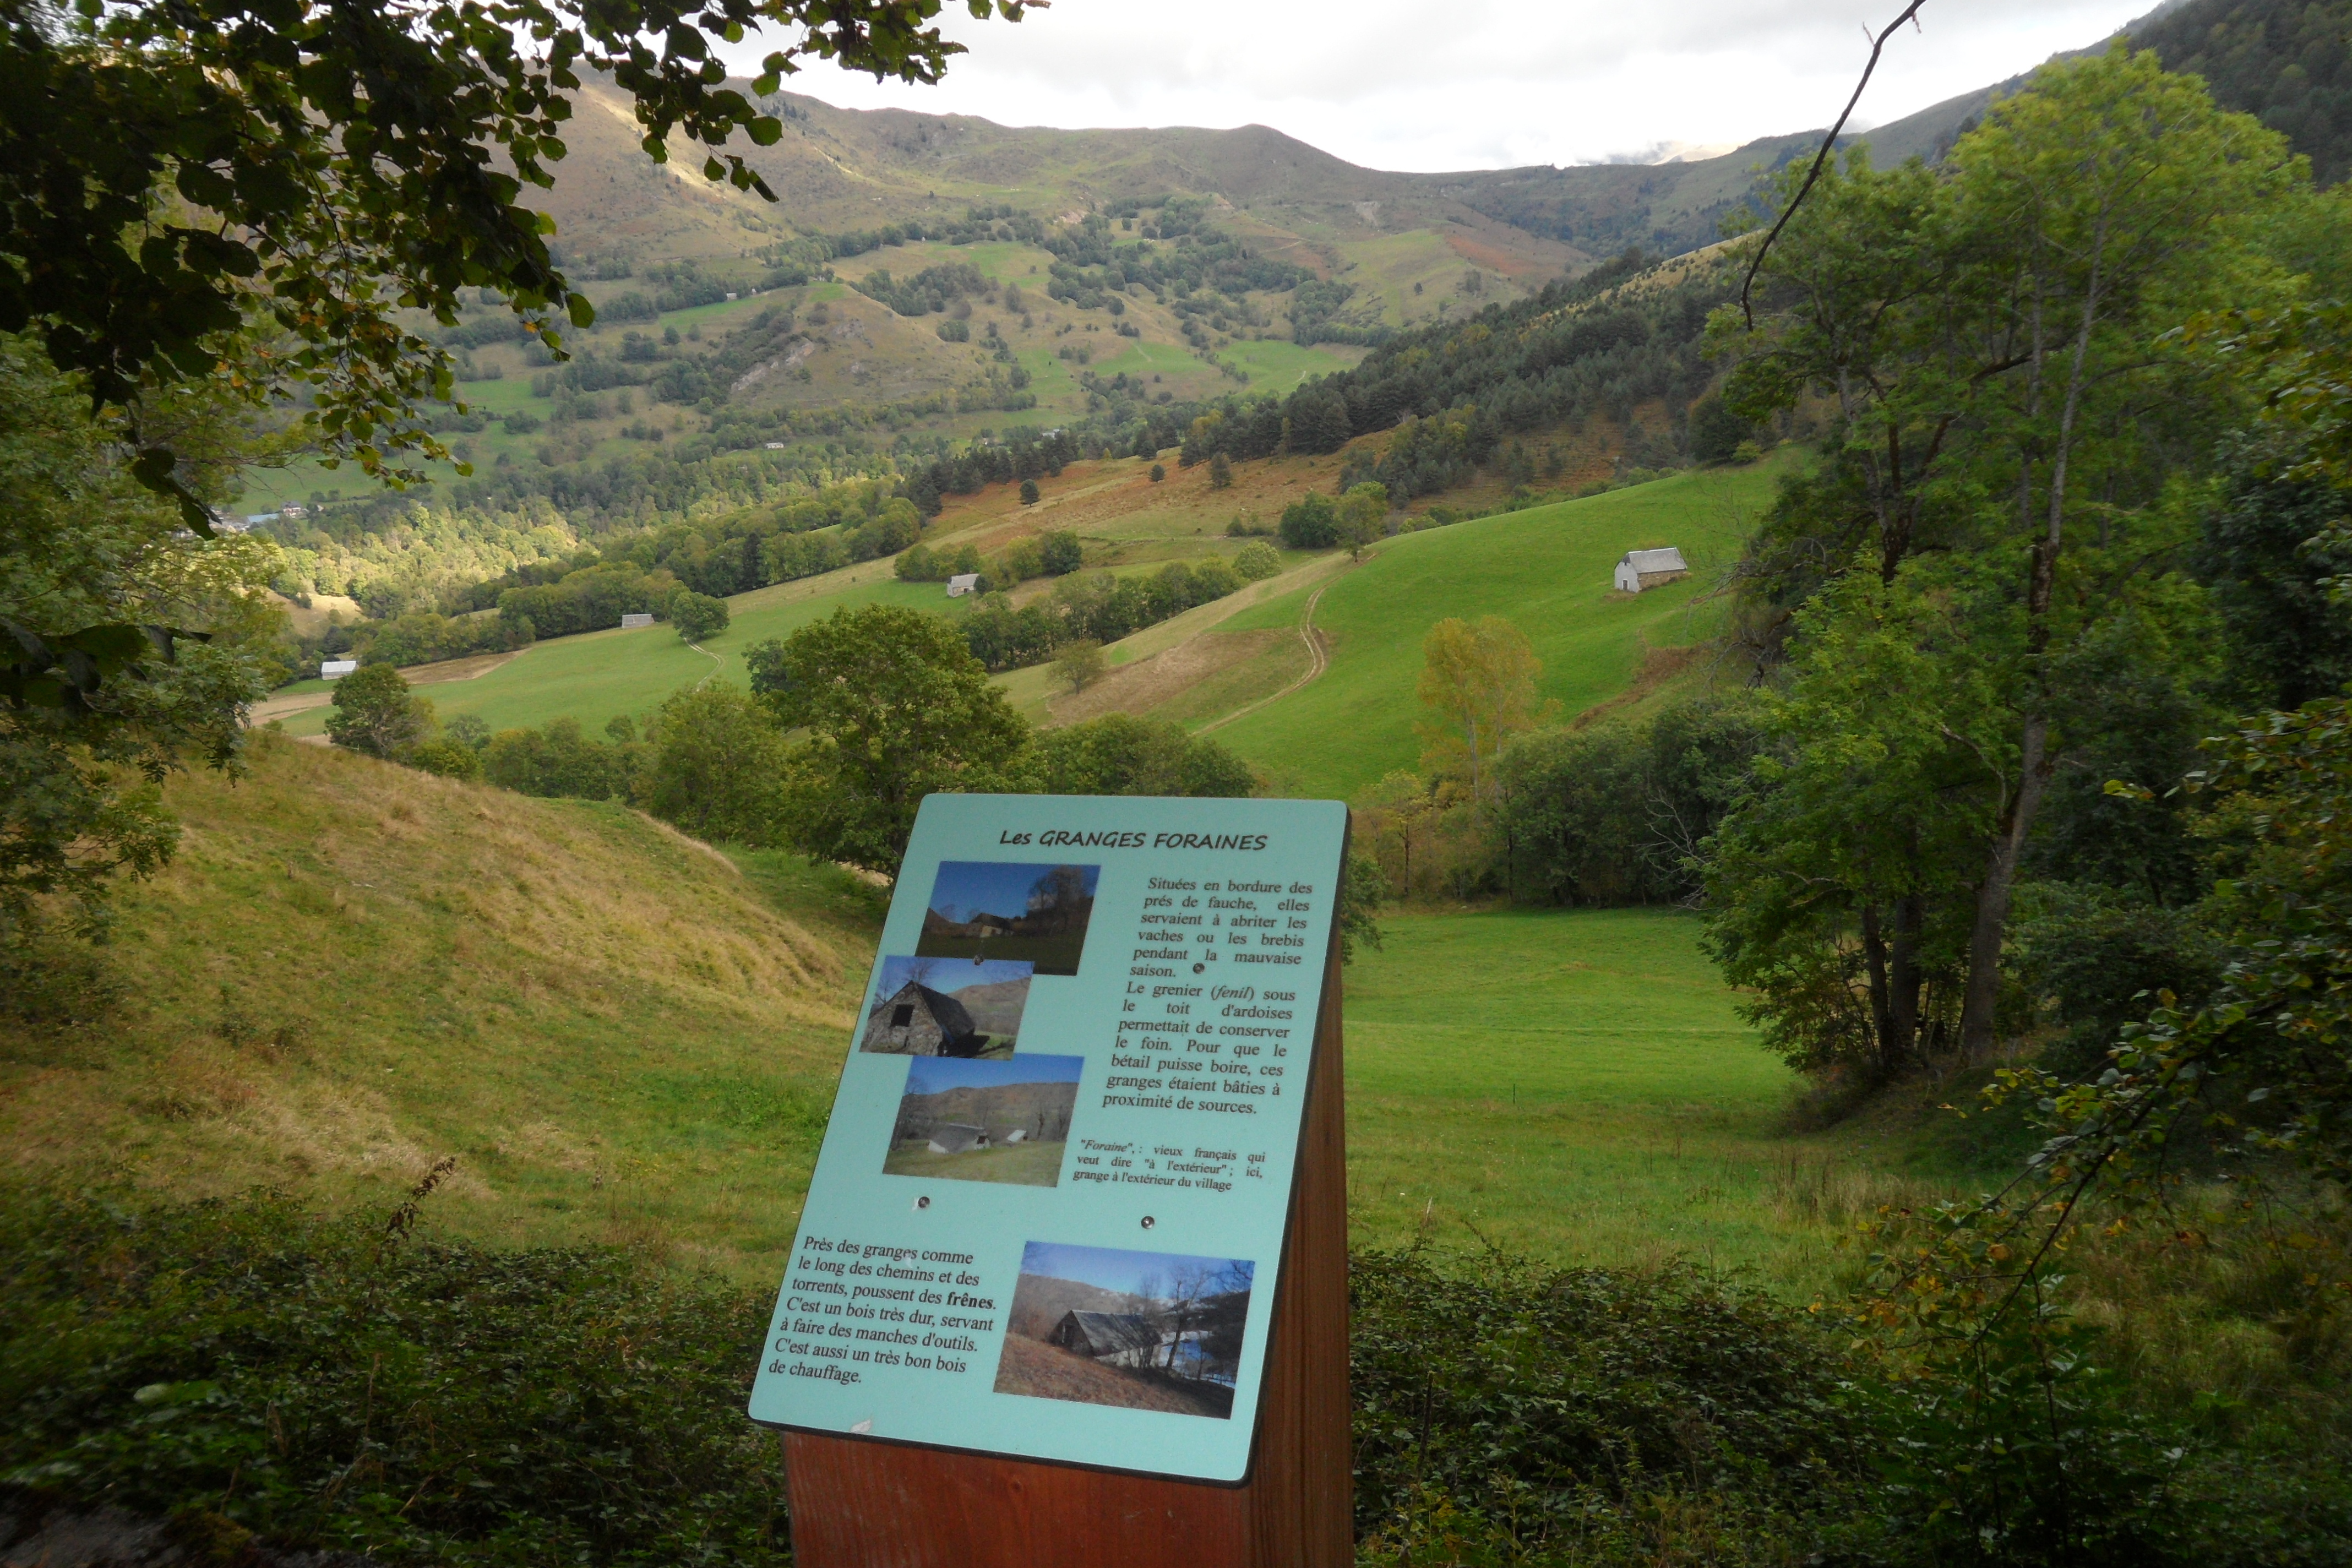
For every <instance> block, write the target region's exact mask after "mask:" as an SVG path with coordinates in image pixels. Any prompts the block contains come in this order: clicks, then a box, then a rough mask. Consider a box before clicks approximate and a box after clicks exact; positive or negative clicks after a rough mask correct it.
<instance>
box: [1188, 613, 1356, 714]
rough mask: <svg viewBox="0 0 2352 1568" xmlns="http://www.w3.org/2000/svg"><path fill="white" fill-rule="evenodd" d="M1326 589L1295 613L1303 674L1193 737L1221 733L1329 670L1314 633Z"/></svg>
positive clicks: (1321, 639) (1315, 632)
mask: <svg viewBox="0 0 2352 1568" xmlns="http://www.w3.org/2000/svg"><path fill="white" fill-rule="evenodd" d="M1330 586H1331V584H1328V583H1326V584H1323V586H1322V587H1320V588H1318V589H1316V590H1315V592H1313V593H1312V594H1309V595H1307V608H1306V609H1304V610H1302V611H1300V612H1299V616H1298V640H1299V641H1301V642H1303V643H1305V644H1306V645H1307V673H1306V674H1304V675H1302V676H1300V677H1299V678H1298V679H1296V680H1294V681H1292V682H1291V683H1290V684H1289V685H1287V686H1286V687H1284V688H1283V689H1281V690H1279V691H1277V692H1276V693H1275V694H1274V695H1273V696H1271V697H1261V698H1259V699H1258V700H1256V701H1255V702H1251V703H1247V704H1245V705H1244V706H1242V707H1239V708H1236V709H1234V710H1233V711H1232V712H1230V713H1228V714H1226V715H1225V716H1224V717H1223V718H1222V719H1215V720H1212V721H1209V722H1208V723H1206V724H1203V725H1202V726H1201V727H1200V728H1199V729H1198V730H1196V731H1193V733H1194V734H1198V735H1205V734H1207V733H1208V732H1209V731H1212V730H1222V729H1223V728H1224V727H1225V726H1226V725H1228V724H1230V723H1232V722H1233V721H1234V720H1236V719H1239V718H1242V717H1244V715H1246V714H1251V713H1255V712H1256V711H1257V710H1259V709H1261V708H1263V707H1265V706H1266V704H1268V703H1270V702H1279V701H1281V700H1283V699H1284V698H1286V697H1287V696H1289V695H1290V694H1291V693H1292V692H1294V691H1296V690H1297V689H1299V688H1301V687H1303V686H1305V685H1307V683H1308V682H1309V681H1311V680H1313V679H1315V678H1316V677H1317V676H1318V675H1320V674H1322V673H1323V672H1324V671H1325V670H1327V669H1328V668H1331V660H1330V658H1329V656H1328V655H1327V654H1325V653H1324V651H1323V634H1322V633H1320V632H1318V631H1317V630H1316V629H1315V606H1316V605H1319V604H1321V603H1322V602H1323V595H1324V593H1325V592H1326V591H1327V590H1328V589H1329V587H1330Z"/></svg>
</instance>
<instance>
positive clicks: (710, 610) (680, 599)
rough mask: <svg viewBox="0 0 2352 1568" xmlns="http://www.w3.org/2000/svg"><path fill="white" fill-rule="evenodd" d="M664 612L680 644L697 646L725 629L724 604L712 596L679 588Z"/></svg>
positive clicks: (725, 607) (726, 614)
mask: <svg viewBox="0 0 2352 1568" xmlns="http://www.w3.org/2000/svg"><path fill="white" fill-rule="evenodd" d="M667 609H668V612H669V620H670V625H672V626H676V627H677V636H678V640H679V641H680V642H689V643H698V642H700V641H702V639H703V638H705V637H717V636H718V635H719V633H720V632H723V631H725V630H726V629H727V623H728V618H729V616H728V610H727V601H726V600H724V599H721V598H719V597H718V596H717V595H711V594H698V593H696V592H695V591H694V590H693V589H691V588H680V589H679V590H678V591H677V593H675V594H673V595H670V599H669V604H668V606H667Z"/></svg>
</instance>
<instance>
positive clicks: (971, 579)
mask: <svg viewBox="0 0 2352 1568" xmlns="http://www.w3.org/2000/svg"><path fill="white" fill-rule="evenodd" d="M979 586H980V574H979V573H977V572H962V573H959V574H956V575H955V576H953V577H950V578H949V579H948V597H949V598H950V599H961V598H962V597H963V596H964V595H966V594H969V593H971V592H972V591H973V590H974V589H976V588H978V587H979Z"/></svg>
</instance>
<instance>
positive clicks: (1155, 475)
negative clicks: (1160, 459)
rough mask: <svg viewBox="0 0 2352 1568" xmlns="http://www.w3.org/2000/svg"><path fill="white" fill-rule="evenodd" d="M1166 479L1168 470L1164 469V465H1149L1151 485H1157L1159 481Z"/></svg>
mask: <svg viewBox="0 0 2352 1568" xmlns="http://www.w3.org/2000/svg"><path fill="white" fill-rule="evenodd" d="M1167 477H1168V469H1167V467H1166V466H1165V465H1164V464H1160V463H1154V464H1152V465H1151V482H1152V483H1153V484H1155V485H1156V484H1158V483H1159V482H1160V480H1162V479H1166V478H1167Z"/></svg>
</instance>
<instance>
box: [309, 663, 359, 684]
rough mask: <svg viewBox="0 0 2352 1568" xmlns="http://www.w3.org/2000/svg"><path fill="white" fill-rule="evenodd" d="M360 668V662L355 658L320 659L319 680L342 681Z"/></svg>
mask: <svg viewBox="0 0 2352 1568" xmlns="http://www.w3.org/2000/svg"><path fill="white" fill-rule="evenodd" d="M359 667H360V661H359V660H358V659H355V658H324V659H320V661H319V679H321V680H341V679H342V678H343V677H345V676H346V675H349V674H350V673H351V672H352V671H353V670H355V669H357V668H359Z"/></svg>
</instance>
